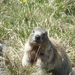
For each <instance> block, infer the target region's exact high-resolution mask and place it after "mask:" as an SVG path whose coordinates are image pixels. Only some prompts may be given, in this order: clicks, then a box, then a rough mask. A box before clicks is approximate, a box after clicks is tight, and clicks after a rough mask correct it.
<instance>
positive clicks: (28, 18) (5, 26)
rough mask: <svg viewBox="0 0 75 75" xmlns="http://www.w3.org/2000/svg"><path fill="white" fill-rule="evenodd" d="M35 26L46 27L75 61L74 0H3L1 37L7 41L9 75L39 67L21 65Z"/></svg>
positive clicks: (0, 19) (25, 73) (1, 6)
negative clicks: (25, 48) (26, 67)
mask: <svg viewBox="0 0 75 75" xmlns="http://www.w3.org/2000/svg"><path fill="white" fill-rule="evenodd" d="M35 27H42V28H45V29H46V30H47V31H48V35H49V36H50V37H53V38H55V39H57V40H59V41H60V42H61V44H63V46H64V47H65V49H66V51H67V54H68V56H69V58H70V60H71V61H75V1H74V0H27V2H26V3H24V2H23V1H22V0H1V1H0V39H2V40H3V41H4V49H5V50H4V53H5V58H6V65H7V75H27V74H28V75H30V74H31V73H32V72H34V71H35V70H34V67H33V68H30V69H29V68H28V69H24V68H23V67H22V65H21V59H22V56H23V50H22V48H23V47H24V44H25V42H26V40H27V38H28V36H29V34H30V33H31V31H32V29H34V28H35ZM46 75H47V74H46Z"/></svg>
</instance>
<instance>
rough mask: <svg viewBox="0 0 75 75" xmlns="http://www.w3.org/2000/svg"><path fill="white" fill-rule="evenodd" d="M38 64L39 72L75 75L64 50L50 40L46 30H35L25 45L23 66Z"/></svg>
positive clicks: (55, 74)
mask: <svg viewBox="0 0 75 75" xmlns="http://www.w3.org/2000/svg"><path fill="white" fill-rule="evenodd" d="M34 63H36V65H37V67H38V71H39V72H40V73H42V72H44V71H45V72H52V75H74V74H73V73H72V66H71V63H70V60H69V59H68V57H67V54H66V52H65V51H64V49H63V48H62V47H61V46H60V45H59V44H58V43H57V42H56V41H55V40H54V39H51V38H50V40H49V38H48V36H47V32H46V30H44V29H42V28H35V29H34V30H33V31H32V33H31V34H30V36H29V38H28V41H27V43H26V44H25V52H24V56H23V59H22V65H23V66H29V65H30V64H34Z"/></svg>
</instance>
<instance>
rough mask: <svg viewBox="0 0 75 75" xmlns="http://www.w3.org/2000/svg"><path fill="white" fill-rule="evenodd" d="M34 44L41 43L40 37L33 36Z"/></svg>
mask: <svg viewBox="0 0 75 75" xmlns="http://www.w3.org/2000/svg"><path fill="white" fill-rule="evenodd" d="M34 42H35V43H36V44H39V43H41V42H42V39H41V35H35V36H34Z"/></svg>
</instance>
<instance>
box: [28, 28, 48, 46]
mask: <svg viewBox="0 0 75 75" xmlns="http://www.w3.org/2000/svg"><path fill="white" fill-rule="evenodd" d="M47 39H48V36H47V31H46V30H44V29H43V28H35V29H34V30H33V31H32V33H31V34H30V36H29V42H30V43H31V44H33V45H41V44H43V43H45V42H46V41H47Z"/></svg>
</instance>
